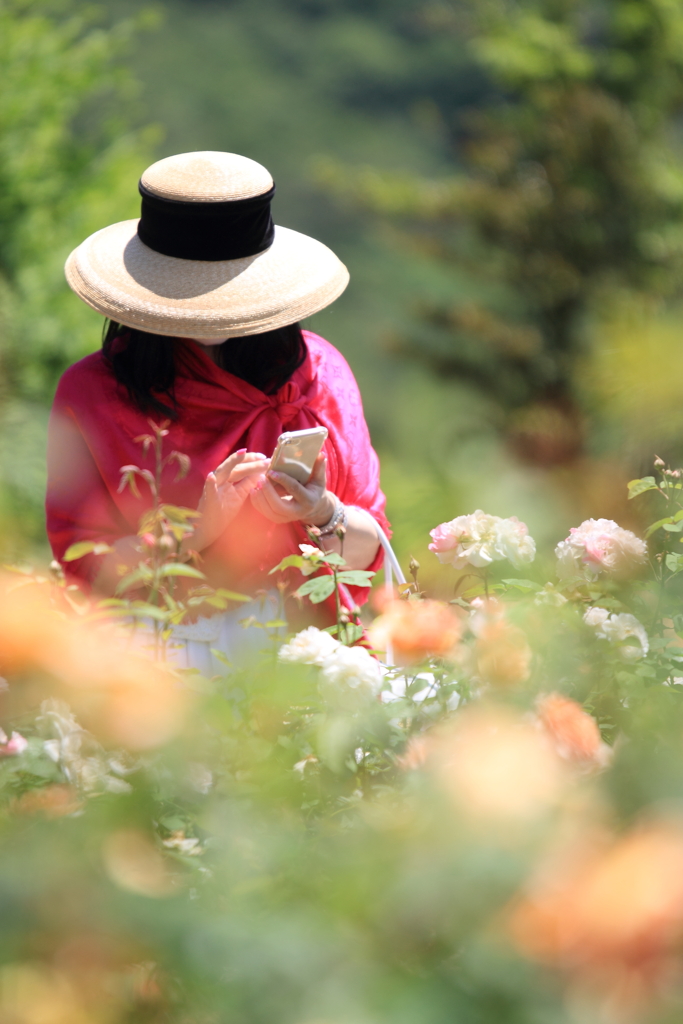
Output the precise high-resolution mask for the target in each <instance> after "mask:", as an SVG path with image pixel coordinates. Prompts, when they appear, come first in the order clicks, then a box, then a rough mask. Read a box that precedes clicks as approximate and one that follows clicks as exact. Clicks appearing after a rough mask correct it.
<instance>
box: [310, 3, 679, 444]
mask: <svg viewBox="0 0 683 1024" xmlns="http://www.w3.org/2000/svg"><path fill="white" fill-rule="evenodd" d="M469 16H470V24H469V32H470V34H471V45H472V48H473V51H474V54H475V56H476V58H477V60H478V61H479V63H480V65H481V66H483V67H484V68H485V69H486V70H487V71H488V74H489V75H490V76H491V80H492V82H493V83H494V84H495V85H496V86H497V88H498V90H499V91H498V96H497V98H496V99H495V100H494V101H492V102H489V103H487V104H485V105H484V106H482V107H481V108H480V109H478V110H476V111H470V112H469V113H467V114H466V115H465V116H464V117H461V118H460V122H459V129H458V132H457V133H456V136H455V139H454V141H456V143H457V152H458V158H459V159H460V160H461V161H462V166H463V171H462V172H459V173H458V174H457V175H456V176H454V177H452V178H450V179H447V180H441V181H429V180H417V179H415V178H414V177H408V176H406V177H404V178H400V179H398V178H396V177H395V176H393V177H392V176H387V175H383V174H381V173H377V172H374V171H367V172H365V173H361V174H359V175H357V176H356V177H355V179H354V180H353V182H352V184H351V185H349V184H348V177H346V178H345V179H344V178H343V177H342V175H341V174H340V173H339V169H338V168H336V167H334V166H333V165H326V166H324V167H323V168H322V169H321V175H322V177H323V179H325V180H327V181H328V183H329V184H331V185H332V187H333V188H335V189H336V190H337V191H338V192H346V193H347V194H348V193H349V192H350V193H351V194H352V195H353V196H355V197H356V198H358V197H360V198H361V199H362V200H363V201H364V202H366V203H368V204H369V205H371V206H372V207H374V209H376V210H378V211H379V212H381V213H382V214H383V215H385V216H388V217H389V218H390V219H391V220H393V221H394V222H395V223H398V224H400V225H401V226H402V227H403V228H404V230H405V231H407V232H408V234H409V236H410V237H411V238H412V240H413V242H417V243H418V244H420V245H421V246H423V247H427V248H429V250H430V251H432V252H436V253H437V254H438V255H439V256H440V257H442V258H443V259H444V260H446V261H447V262H449V263H450V264H451V265H454V266H457V267H458V268H459V269H460V270H462V269H466V270H468V271H470V272H471V274H472V277H473V289H472V299H471V301H465V302H463V301H460V302H459V303H458V304H456V305H452V306H450V307H439V308H436V307H434V306H433V305H429V306H425V307H424V308H422V309H421V310H420V311H419V313H420V316H421V319H422V327H421V328H419V329H417V330H416V331H415V332H413V337H412V339H411V341H410V342H406V341H401V342H399V344H400V345H401V347H402V348H403V349H404V350H409V351H411V352H413V353H416V354H418V355H419V356H420V358H422V359H424V360H426V361H427V362H428V363H430V364H431V365H432V367H433V368H434V369H435V370H437V371H438V372H439V374H441V375H451V376H455V377H459V378H465V379H469V380H471V381H472V382H474V383H475V384H476V385H477V386H478V387H479V388H481V389H483V390H484V391H485V392H486V393H487V394H488V395H490V396H491V397H492V398H493V399H494V400H495V401H496V403H497V404H498V406H499V407H501V406H502V408H503V409H504V410H506V411H507V413H508V415H507V416H506V424H507V427H508V431H509V433H510V435H511V436H512V438H513V440H514V442H515V445H516V447H517V450H518V451H519V452H520V453H521V454H522V455H523V456H526V457H527V458H529V459H530V460H531V461H533V462H536V463H541V464H553V463H558V462H563V461H568V460H571V459H572V458H574V457H575V456H576V454H577V453H578V451H579V450H580V448H581V443H582V436H581V435H582V430H581V413H580V410H579V403H578V401H577V397H576V388H575V365H576V361H577V358H578V356H579V355H580V353H581V351H582V346H583V338H584V337H585V333H584V326H585V322H586V319H587V317H588V316H589V315H590V313H591V309H592V308H594V305H595V303H596V300H597V299H599V298H600V297H602V296H604V295H605V294H606V292H608V291H610V290H614V289H615V288H617V287H622V288H623V287H625V288H627V289H634V290H637V291H640V292H645V293H648V294H656V295H662V294H667V293H670V292H671V291H672V290H673V289H674V288H675V287H676V285H677V283H678V281H677V279H678V277H679V272H680V268H681V254H682V252H683V175H682V173H681V164H680V151H679V150H680V147H679V145H678V141H677V138H676V132H675V117H676V115H677V114H678V112H679V110H680V107H681V100H682V99H683V47H682V45H681V44H682V42H683V5H682V4H681V3H680V2H679V0H675V2H671V3H669V2H665V0H606V2H603V3H599V4H595V3H588V2H586V0H522V2H519V3H517V2H515V3H512V2H508V0H484V2H478V3H476V4H474V5H472V7H471V8H470V9H469ZM444 19H445V20H444V25H446V14H445V8H444ZM462 25H463V16H462V14H460V15H458V13H457V12H455V11H454V12H452V15H451V25H450V27H451V30H452V31H457V30H459V29H461V28H462Z"/></svg>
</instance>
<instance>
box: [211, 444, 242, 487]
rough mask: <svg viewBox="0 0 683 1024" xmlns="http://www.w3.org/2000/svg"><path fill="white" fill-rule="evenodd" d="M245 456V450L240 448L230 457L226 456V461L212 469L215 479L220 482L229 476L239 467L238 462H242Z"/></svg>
mask: <svg viewBox="0 0 683 1024" xmlns="http://www.w3.org/2000/svg"><path fill="white" fill-rule="evenodd" d="M246 454H247V449H246V448H240V450H239V451H238V452H233V453H232V455H228V457H227V459H225V460H224V461H223V462H221V464H220V466H217V467H216V469H214V473H215V475H216V479H217V480H218V481H219V483H220V482H222V481H223V480H224V479H226V478H227V477H229V476H230V474H231V473H232V471H233V469H234V468H235V466H239V464H240V462H243V461H244V458H245V456H246Z"/></svg>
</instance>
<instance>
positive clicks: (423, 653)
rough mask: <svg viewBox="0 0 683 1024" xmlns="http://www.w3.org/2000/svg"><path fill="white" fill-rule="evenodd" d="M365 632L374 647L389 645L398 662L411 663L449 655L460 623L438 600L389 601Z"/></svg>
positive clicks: (449, 608) (456, 639)
mask: <svg viewBox="0 0 683 1024" xmlns="http://www.w3.org/2000/svg"><path fill="white" fill-rule="evenodd" d="M369 632H370V639H371V641H372V644H373V646H374V647H377V648H379V649H380V650H386V649H387V648H388V647H390V646H392V647H393V651H394V655H395V657H396V660H397V661H398V663H399V664H401V665H414V664H417V663H419V662H421V661H424V659H425V658H427V657H428V656H429V655H433V656H435V657H444V656H447V655H448V654H450V653H451V652H452V651H453V650H454V648H455V646H456V644H457V643H458V641H459V639H460V635H461V633H462V623H461V619H460V617H459V616H458V615H457V614H456V613H455V612H454V611H453V609H452V608H451V607H450V606H449V605H447V604H443V603H442V602H441V601H390V602H389V603H388V604H387V605H386V606H385V608H384V611H383V614H382V615H380V616H379V617H378V618H376V619H375V621H374V622H373V623H372V626H371V627H370V630H369Z"/></svg>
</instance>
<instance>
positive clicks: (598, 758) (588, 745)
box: [536, 693, 612, 767]
mask: <svg viewBox="0 0 683 1024" xmlns="http://www.w3.org/2000/svg"><path fill="white" fill-rule="evenodd" d="M536 707H537V711H538V719H539V722H540V723H541V725H542V726H543V728H544V729H545V731H546V733H547V734H548V736H549V737H550V739H551V740H552V742H553V744H554V746H555V749H556V750H557V752H558V754H559V755H560V757H562V758H564V759H565V760H567V761H573V762H574V763H575V764H579V765H582V766H585V767H604V766H605V765H607V764H608V763H609V760H610V757H611V754H612V750H611V748H610V747H609V746H608V745H607V744H606V743H603V741H602V737H601V736H600V730H599V729H598V724H597V722H596V721H595V719H594V718H592V717H591V715H589V714H587V713H586V712H585V711H584V710H583V708H582V707H581V705H580V704H577V703H576V701H574V700H570V699H569V698H568V697H563V696H562V695H561V694H559V693H550V694H548V695H547V696H545V697H540V698H539V699H538V701H537V705H536Z"/></svg>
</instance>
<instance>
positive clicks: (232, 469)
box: [181, 448, 270, 553]
mask: <svg viewBox="0 0 683 1024" xmlns="http://www.w3.org/2000/svg"><path fill="white" fill-rule="evenodd" d="M269 465H270V459H268V458H266V456H265V455H261V454H260V453H259V452H248V451H247V450H246V448H244V449H242V450H241V451H239V452H235V453H234V454H233V455H230V456H229V457H228V458H227V459H226V460H225V462H221V464H220V466H219V467H218V468H217V469H215V470H214V471H213V473H209V475H208V476H207V478H206V481H205V483H204V490H203V492H202V496H201V500H200V502H199V507H198V509H197V511H198V512H199V513H200V514H201V519H197V520H196V526H195V531H194V533H193V534H192V536H191V537H188V538H186V540H184V541H183V545H182V549H181V550H182V552H183V553H187V551H189V550H194V551H203V549H204V548H207V547H209V545H210V544H213V542H214V541H215V540H218V538H219V537H220V536H221V534H222V533H223V531H224V530H225V528H226V526H228V524H229V523H231V522H232V520H233V519H234V518H235V516H236V515H237V513H238V512H239V510H240V509H241V508H242V505H243V504H244V502H245V500H246V498H247V496H248V494H249V493H250V492H251V491H252V490H253V489H254V487H255V486H256V485H257V483H258V481H259V478H261V479H264V477H263V474H264V473H265V471H266V470H267V469H268V466H269Z"/></svg>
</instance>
